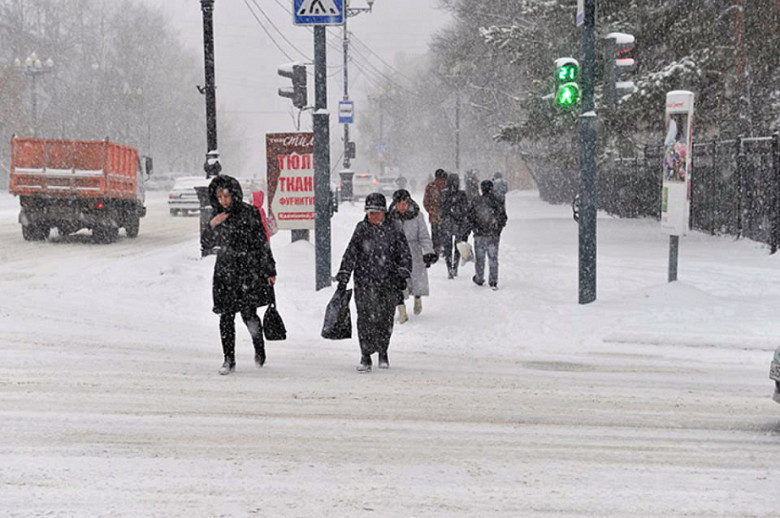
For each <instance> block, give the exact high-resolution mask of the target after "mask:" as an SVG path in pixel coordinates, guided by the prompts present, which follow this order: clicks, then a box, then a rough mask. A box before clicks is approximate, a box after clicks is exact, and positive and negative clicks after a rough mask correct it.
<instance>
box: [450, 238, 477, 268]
mask: <svg viewBox="0 0 780 518" xmlns="http://www.w3.org/2000/svg"><path fill="white" fill-rule="evenodd" d="M455 246H456V247H458V253H460V265H461V266H463V265H464V264H466V263H468V262H471V261H473V260H474V249H473V248H471V244H469V242H468V241H461V242H460V243H456V244H455Z"/></svg>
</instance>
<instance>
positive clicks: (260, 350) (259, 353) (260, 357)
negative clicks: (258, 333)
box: [255, 345, 265, 369]
mask: <svg viewBox="0 0 780 518" xmlns="http://www.w3.org/2000/svg"><path fill="white" fill-rule="evenodd" d="M255 365H256V366H257V368H258V369H259V368H260V367H262V366H263V365H265V346H263V345H261V346H260V347H255Z"/></svg>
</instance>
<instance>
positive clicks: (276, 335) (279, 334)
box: [263, 287, 287, 341]
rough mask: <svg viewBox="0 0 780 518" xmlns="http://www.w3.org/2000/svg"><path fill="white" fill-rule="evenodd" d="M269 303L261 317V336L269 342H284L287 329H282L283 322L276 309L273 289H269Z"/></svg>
mask: <svg viewBox="0 0 780 518" xmlns="http://www.w3.org/2000/svg"><path fill="white" fill-rule="evenodd" d="M270 290H271V291H270V295H271V303H270V304H268V308H267V309H266V310H265V315H264V316H263V335H265V339H266V340H269V341H275V340H286V339H287V328H285V327H284V321H283V320H282V316H281V315H280V314H279V311H278V310H277V309H276V293H275V292H274V289H273V287H271V288H270Z"/></svg>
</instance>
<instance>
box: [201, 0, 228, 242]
mask: <svg viewBox="0 0 780 518" xmlns="http://www.w3.org/2000/svg"><path fill="white" fill-rule="evenodd" d="M200 8H201V11H202V12H203V61H204V68H205V80H206V84H205V85H204V86H203V87H198V91H199V92H200V93H201V94H203V95H205V96H206V162H205V163H204V164H203V169H204V171H205V172H206V178H211V177H213V176H217V175H218V174H219V173H220V172H221V171H222V164H221V163H220V160H219V148H218V147H217V99H216V89H217V87H216V85H215V79H214V75H215V74H214V0H200ZM195 191H196V192H197V193H198V201H199V203H200V233H201V235H203V232H204V231H205V230H206V226H207V225H208V224H209V215H210V211H209V199H208V188H206V187H196V188H195ZM209 253H211V251H210V250H203V249H201V255H203V256H206V255H208V254H209Z"/></svg>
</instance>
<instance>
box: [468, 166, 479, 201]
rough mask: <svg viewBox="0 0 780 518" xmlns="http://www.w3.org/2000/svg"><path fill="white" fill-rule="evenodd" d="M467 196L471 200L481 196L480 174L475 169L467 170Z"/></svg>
mask: <svg viewBox="0 0 780 518" xmlns="http://www.w3.org/2000/svg"><path fill="white" fill-rule="evenodd" d="M466 196H467V197H468V199H469V201H471V199H472V198H476V197H477V196H479V176H477V171H476V170H475V169H469V170H468V171H467V172H466Z"/></svg>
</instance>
